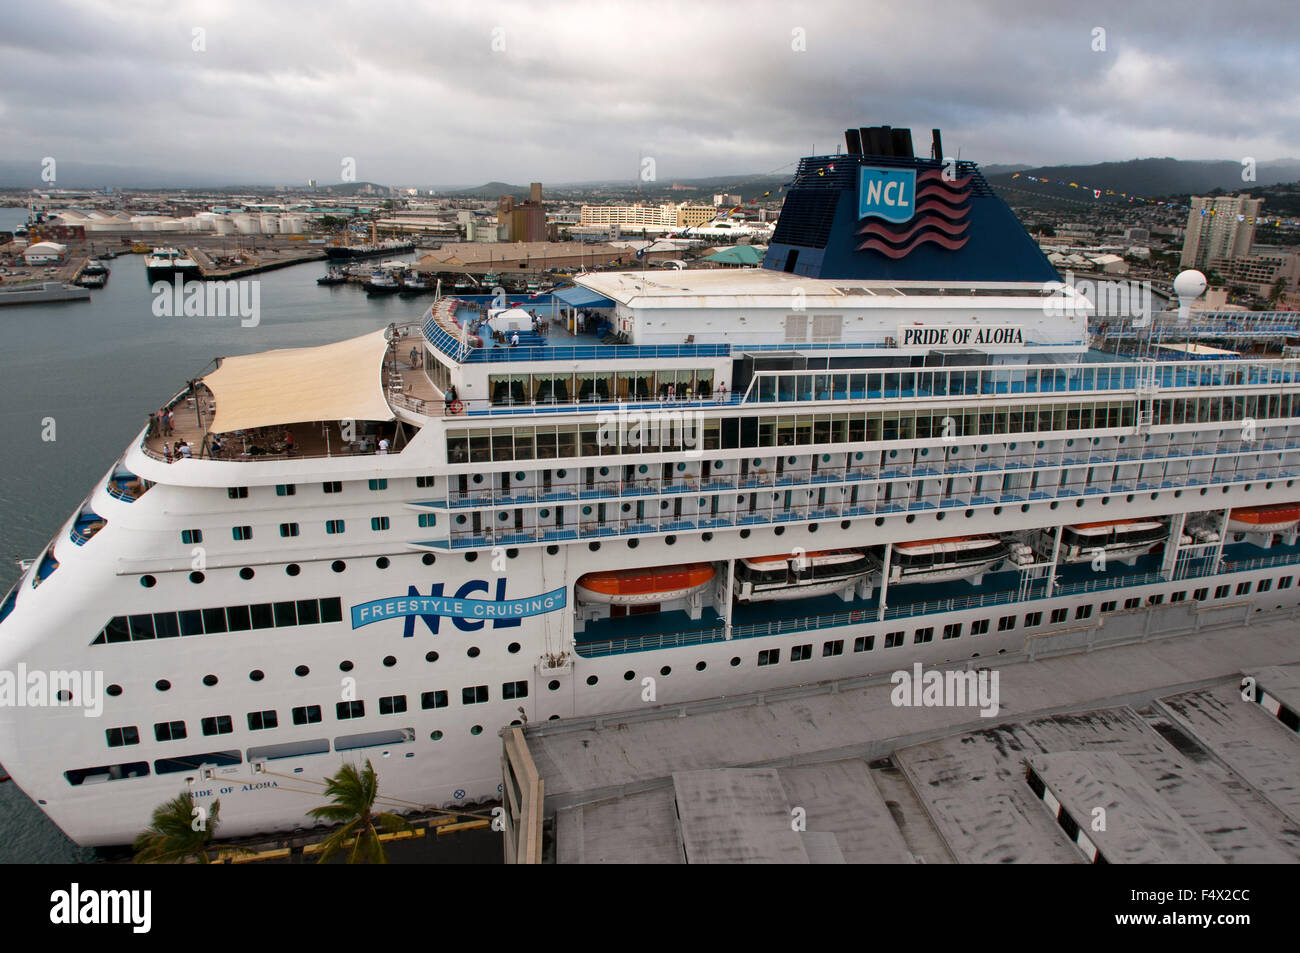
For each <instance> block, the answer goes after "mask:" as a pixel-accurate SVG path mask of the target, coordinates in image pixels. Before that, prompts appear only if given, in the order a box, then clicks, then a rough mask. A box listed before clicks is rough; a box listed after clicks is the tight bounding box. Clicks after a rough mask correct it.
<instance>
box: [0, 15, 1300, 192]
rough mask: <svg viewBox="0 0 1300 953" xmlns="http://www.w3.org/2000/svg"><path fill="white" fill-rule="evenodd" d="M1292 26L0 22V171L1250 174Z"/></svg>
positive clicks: (728, 18)
mask: <svg viewBox="0 0 1300 953" xmlns="http://www.w3.org/2000/svg"><path fill="white" fill-rule="evenodd" d="M1051 8H1057V9H1055V10H1053V9H1051ZM1297 19H1298V17H1297V12H1296V7H1295V3H1294V0H1273V2H1265V0H1234V2H1232V3H1225V2H1201V0H1186V2H1134V0H1120V2H1111V0H1101V2H1090V3H1086V4H1084V3H1057V2H1050V0H1049V2H1043V0H960V2H940V0H907V2H898V0H847V2H838V0H836V2H818V0H806V2H798V3H775V2H763V0H743V2H730V0H693V2H691V0H687V2H676V0H638V2H625V0H598V2H591V3H583V2H567V0H555V2H552V0H530V2H518V3H498V2H493V0H466V2H462V0H445V2H444V0H437V2H429V3H397V2H385V0H364V2H330V0H310V2H297V0H275V2H269V0H251V2H245V0H220V2H174V0H133V2H122V0H40V2H36V3H23V4H9V5H6V6H5V7H4V14H3V25H2V27H0V163H4V165H5V166H6V167H8V168H12V167H13V166H14V165H15V164H17V165H18V166H19V167H21V168H26V167H27V166H26V165H25V164H28V163H30V169H31V170H32V176H33V183H32V184H36V178H37V176H38V175H39V169H40V162H41V159H42V158H43V157H45V156H53V157H55V158H56V159H57V160H58V161H59V162H60V163H64V164H65V168H67V167H69V164H71V166H73V167H75V165H76V164H77V163H96V164H99V165H106V166H118V167H123V168H131V169H165V170H169V171H172V172H183V173H185V174H187V175H190V176H192V178H193V179H194V180H195V181H196V182H212V181H214V180H215V181H228V182H231V183H234V182H305V181H306V180H307V179H308V178H315V179H317V180H319V181H320V182H321V183H329V182H337V181H339V180H340V177H341V175H342V170H343V167H344V160H345V158H352V159H354V160H355V168H356V178H357V179H358V180H369V181H376V182H382V183H385V184H397V185H401V184H405V185H412V184H421V185H452V184H464V185H472V184H480V183H482V182H485V181H488V180H492V179H497V180H504V181H509V182H527V181H529V180H540V181H543V182H553V183H559V182H566V181H568V182H571V181H580V180H590V179H614V178H619V179H628V180H631V179H632V178H633V177H634V176H635V175H636V172H637V169H638V161H639V159H640V157H641V156H650V157H653V158H654V160H655V167H656V173H657V177H658V178H659V179H660V180H665V179H673V178H684V177H694V176H707V175H723V174H731V173H738V172H739V173H763V172H768V171H774V170H777V169H778V168H781V167H783V166H787V165H788V164H789V163H790V162H792V160H794V159H796V158H797V157H798V156H801V155H805V154H807V153H808V152H809V150H810V149H811V148H812V147H813V146H814V144H815V145H816V147H817V149H818V150H819V151H826V152H833V151H834V148H835V145H836V144H837V143H839V142H840V141H842V138H841V137H842V131H843V129H844V128H845V127H846V126H849V125H855V126H856V125H873V124H881V123H888V124H891V125H894V126H910V127H912V128H913V130H914V135H915V137H916V138H917V140H918V141H922V142H925V141H928V137H929V133H928V130H929V129H930V128H931V127H932V126H938V127H940V128H941V129H942V130H943V134H944V145H945V147H946V151H948V152H949V153H955V152H956V151H957V150H958V148H960V150H961V156H962V158H971V159H975V160H977V161H981V162H984V163H995V162H1025V163H1029V164H1049V163H1086V162H1099V161H1105V160H1110V159H1129V158H1134V157H1144V156H1175V157H1178V158H1189V159H1190V158H1231V159H1239V158H1240V157H1243V156H1254V157H1255V158H1257V159H1259V160H1261V161H1264V160H1268V159H1274V158H1281V157H1295V156H1300V97H1297V96H1296V95H1295V90H1296V89H1297V87H1298V86H1300V84H1298V82H1297V81H1298V80H1300V54H1298V53H1297V49H1298V45H1297V44H1296V43H1295V39H1294V37H1295V27H1296V22H1297ZM1099 29H1100V30H1104V35H1103V34H1101V33H1098V32H1097V31H1098V30H1099ZM1103 43H1104V47H1105V48H1104V49H1094V47H1097V46H1101V45H1103ZM119 184H121V183H119Z"/></svg>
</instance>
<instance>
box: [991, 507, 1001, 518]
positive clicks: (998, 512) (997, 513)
mask: <svg viewBox="0 0 1300 953" xmlns="http://www.w3.org/2000/svg"><path fill="white" fill-rule="evenodd" d="M993 515H994V516H1001V515H1002V507H1000V506H995V507H993Z"/></svg>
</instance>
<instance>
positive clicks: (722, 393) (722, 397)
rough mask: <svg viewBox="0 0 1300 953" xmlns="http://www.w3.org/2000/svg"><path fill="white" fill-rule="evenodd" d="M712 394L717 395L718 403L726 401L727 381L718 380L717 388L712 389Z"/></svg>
mask: <svg viewBox="0 0 1300 953" xmlns="http://www.w3.org/2000/svg"><path fill="white" fill-rule="evenodd" d="M714 394H715V395H716V396H717V398H718V403H719V404H725V403H726V402H727V382H726V381H719V382H718V389H717V390H716V391H714Z"/></svg>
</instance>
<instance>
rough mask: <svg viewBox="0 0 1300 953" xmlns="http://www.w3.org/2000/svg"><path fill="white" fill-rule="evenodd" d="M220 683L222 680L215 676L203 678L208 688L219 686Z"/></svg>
mask: <svg viewBox="0 0 1300 953" xmlns="http://www.w3.org/2000/svg"><path fill="white" fill-rule="evenodd" d="M218 681H220V679H218V678H217V676H215V675H204V676H203V684H204V685H206V686H208V688H211V687H212V686H213V685H215V684H217V682H218Z"/></svg>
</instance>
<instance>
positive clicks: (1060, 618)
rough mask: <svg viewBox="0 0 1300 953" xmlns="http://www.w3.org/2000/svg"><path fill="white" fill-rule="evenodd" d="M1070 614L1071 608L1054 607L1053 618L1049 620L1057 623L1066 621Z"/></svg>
mask: <svg viewBox="0 0 1300 953" xmlns="http://www.w3.org/2000/svg"><path fill="white" fill-rule="evenodd" d="M1069 614H1070V610H1069V609H1053V610H1052V615H1051V618H1050V619H1049V620H1048V621H1049V622H1051V623H1052V624H1053V625H1055V624H1056V623H1058V622H1064V621H1065V619H1066V617H1067V616H1068V615H1069Z"/></svg>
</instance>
